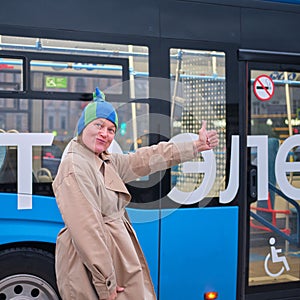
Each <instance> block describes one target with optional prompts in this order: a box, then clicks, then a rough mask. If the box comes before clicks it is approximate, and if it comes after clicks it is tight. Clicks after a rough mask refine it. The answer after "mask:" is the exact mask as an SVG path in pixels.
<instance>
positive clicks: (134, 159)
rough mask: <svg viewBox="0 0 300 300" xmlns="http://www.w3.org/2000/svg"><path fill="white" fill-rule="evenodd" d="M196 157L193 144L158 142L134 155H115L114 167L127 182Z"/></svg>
mask: <svg viewBox="0 0 300 300" xmlns="http://www.w3.org/2000/svg"><path fill="white" fill-rule="evenodd" d="M196 155H197V152H196V151H195V149H194V143H193V142H184V143H178V144H175V143H171V142H160V143H158V144H157V145H154V146H149V147H143V148H140V149H138V150H137V151H136V152H134V153H129V154H126V155H115V165H116V167H117V170H118V173H119V175H120V177H121V178H122V179H123V181H124V182H129V181H132V180H135V179H137V178H139V177H142V176H146V175H149V174H152V173H154V172H157V171H161V170H165V169H168V168H170V167H172V166H175V165H178V164H179V163H181V162H185V161H189V160H192V159H193V158H195V157H196Z"/></svg>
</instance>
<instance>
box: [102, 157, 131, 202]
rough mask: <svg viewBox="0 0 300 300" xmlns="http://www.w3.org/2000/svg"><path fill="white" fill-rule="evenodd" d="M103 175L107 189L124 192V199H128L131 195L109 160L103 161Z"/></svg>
mask: <svg viewBox="0 0 300 300" xmlns="http://www.w3.org/2000/svg"><path fill="white" fill-rule="evenodd" d="M103 177H104V185H105V187H106V188H107V189H109V190H112V191H115V192H119V193H123V194H125V199H126V200H127V201H130V199H131V195H130V194H129V192H128V190H127V188H126V186H125V184H124V182H123V180H122V179H121V178H120V176H119V175H118V173H117V172H116V171H115V169H114V168H113V166H112V165H111V163H110V161H103Z"/></svg>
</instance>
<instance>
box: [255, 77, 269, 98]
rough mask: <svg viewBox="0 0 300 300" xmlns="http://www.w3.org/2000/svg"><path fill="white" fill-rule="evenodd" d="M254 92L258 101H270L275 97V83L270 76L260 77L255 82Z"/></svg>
mask: <svg viewBox="0 0 300 300" xmlns="http://www.w3.org/2000/svg"><path fill="white" fill-rule="evenodd" d="M253 90H254V94H255V96H256V98H257V99H258V100H261V101H268V100H270V99H271V98H272V97H273V95H274V82H273V80H272V78H271V77H269V76H268V75H260V76H258V77H257V78H256V79H255V80H254V83H253Z"/></svg>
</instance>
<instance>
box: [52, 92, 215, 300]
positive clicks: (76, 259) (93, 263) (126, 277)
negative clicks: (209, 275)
mask: <svg viewBox="0 0 300 300" xmlns="http://www.w3.org/2000/svg"><path fill="white" fill-rule="evenodd" d="M117 127H118V117H117V113H116V111H115V110H114V108H113V106H112V105H111V104H110V103H108V102H106V101H104V99H103V94H101V92H99V90H97V91H96V97H95V99H94V102H92V103H90V104H88V105H87V106H86V107H85V109H84V110H83V112H82V115H81V117H80V119H79V121H78V131H77V134H78V136H77V139H76V140H73V141H72V142H71V144H70V147H69V149H68V151H67V154H66V155H65V157H64V159H63V161H62V162H61V164H60V167H59V171H58V174H57V176H56V178H55V180H54V183H53V189H54V192H55V195H56V200H57V203H58V207H59V209H60V212H61V214H62V217H63V220H64V222H65V228H63V229H62V230H61V231H60V233H59V235H58V238H57V246H56V247H57V248H56V274H57V283H58V287H59V291H60V294H61V297H62V299H64V300H71V299H74V300H97V299H105V300H114V299H118V300H155V299H156V296H155V292H154V288H153V284H152V281H151V277H150V273H149V269H148V266H147V263H146V260H145V258H144V255H143V253H142V250H141V248H140V245H139V242H138V240H137V237H136V235H135V232H134V230H133V228H132V226H131V224H130V223H129V221H128V219H127V218H126V217H125V216H124V213H125V207H126V205H128V203H129V201H130V199H131V196H130V194H129V192H128V190H127V189H126V186H125V183H126V182H129V181H132V180H134V179H136V178H138V177H141V176H145V175H148V174H150V173H153V172H156V171H158V170H161V169H165V168H169V167H171V166H173V165H176V164H178V163H180V162H184V161H188V160H191V159H193V158H194V157H195V156H196V154H197V153H198V152H200V151H205V150H209V149H212V148H214V147H215V146H216V145H217V144H218V135H217V133H216V132H215V131H206V129H205V125H204V126H203V127H202V128H201V130H200V131H199V139H198V140H197V141H194V142H186V143H181V144H177V145H175V144H173V143H167V142H162V143H159V144H157V145H154V146H151V147H144V148H140V149H138V150H137V151H136V152H135V153H130V154H124V155H123V154H114V153H112V154H109V153H108V152H107V149H108V147H109V146H110V144H111V142H112V141H113V139H114V137H115V133H116V130H117Z"/></svg>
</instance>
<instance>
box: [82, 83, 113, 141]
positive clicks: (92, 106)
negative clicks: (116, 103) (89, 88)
mask: <svg viewBox="0 0 300 300" xmlns="http://www.w3.org/2000/svg"><path fill="white" fill-rule="evenodd" d="M98 118H103V119H107V120H109V121H111V122H112V123H114V124H115V126H116V128H118V115H117V112H116V111H115V109H114V107H113V106H112V105H111V104H110V103H108V102H106V101H105V95H104V93H103V92H101V91H100V90H99V89H98V88H96V91H95V92H94V93H93V102H90V103H89V104H88V105H87V106H86V107H85V108H84V110H83V111H82V113H81V116H80V118H79V120H78V125H77V135H80V134H81V133H82V131H83V129H84V128H85V127H86V126H87V125H88V124H89V123H91V122H92V121H94V120H96V119H98Z"/></svg>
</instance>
